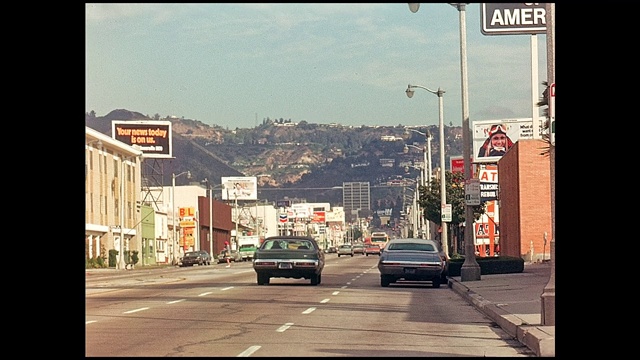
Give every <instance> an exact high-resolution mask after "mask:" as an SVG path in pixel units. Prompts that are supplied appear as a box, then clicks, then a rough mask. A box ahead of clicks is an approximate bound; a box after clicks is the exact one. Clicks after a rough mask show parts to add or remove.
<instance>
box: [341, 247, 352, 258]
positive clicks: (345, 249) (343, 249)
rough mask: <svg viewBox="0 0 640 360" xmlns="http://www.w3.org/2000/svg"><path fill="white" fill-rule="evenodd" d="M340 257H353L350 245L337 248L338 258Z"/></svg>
mask: <svg viewBox="0 0 640 360" xmlns="http://www.w3.org/2000/svg"><path fill="white" fill-rule="evenodd" d="M340 255H349V256H351V257H353V246H351V244H342V245H340V246H338V257H340Z"/></svg>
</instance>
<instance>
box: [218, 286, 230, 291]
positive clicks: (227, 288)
mask: <svg viewBox="0 0 640 360" xmlns="http://www.w3.org/2000/svg"><path fill="white" fill-rule="evenodd" d="M231 289H233V286H228V287H226V288H222V289H220V290H221V291H227V290H231Z"/></svg>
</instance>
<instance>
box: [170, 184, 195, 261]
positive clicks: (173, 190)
mask: <svg viewBox="0 0 640 360" xmlns="http://www.w3.org/2000/svg"><path fill="white" fill-rule="evenodd" d="M184 174H187V179H191V171H183V172H181V173H180V174H178V175H176V174H175V173H173V174H171V212H172V215H173V216H172V220H173V240H172V241H171V264H173V265H175V264H176V248H177V245H176V240H177V239H178V234H177V232H176V178H177V177H178V176H181V175H184Z"/></svg>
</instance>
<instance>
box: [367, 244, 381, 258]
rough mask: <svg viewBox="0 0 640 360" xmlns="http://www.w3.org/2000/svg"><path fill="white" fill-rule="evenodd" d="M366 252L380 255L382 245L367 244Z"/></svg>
mask: <svg viewBox="0 0 640 360" xmlns="http://www.w3.org/2000/svg"><path fill="white" fill-rule="evenodd" d="M364 254H365V255H367V256H369V255H380V245H373V244H365V245H364Z"/></svg>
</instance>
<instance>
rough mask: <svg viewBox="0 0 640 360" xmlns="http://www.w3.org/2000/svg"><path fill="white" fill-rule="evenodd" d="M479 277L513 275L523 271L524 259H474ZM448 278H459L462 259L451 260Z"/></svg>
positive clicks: (500, 257)
mask: <svg viewBox="0 0 640 360" xmlns="http://www.w3.org/2000/svg"><path fill="white" fill-rule="evenodd" d="M476 261H477V262H478V265H479V266H480V274H481V275H492V274H513V273H521V272H523V271H524V259H522V258H520V257H513V256H494V257H476ZM448 262H449V271H448V273H447V275H448V276H460V269H461V268H462V264H464V257H462V258H455V259H454V258H451V259H449V260H448Z"/></svg>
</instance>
